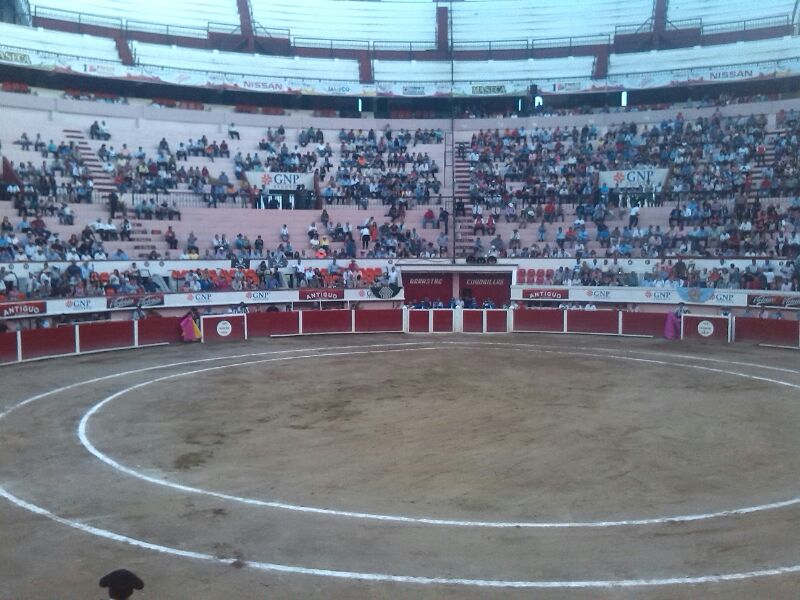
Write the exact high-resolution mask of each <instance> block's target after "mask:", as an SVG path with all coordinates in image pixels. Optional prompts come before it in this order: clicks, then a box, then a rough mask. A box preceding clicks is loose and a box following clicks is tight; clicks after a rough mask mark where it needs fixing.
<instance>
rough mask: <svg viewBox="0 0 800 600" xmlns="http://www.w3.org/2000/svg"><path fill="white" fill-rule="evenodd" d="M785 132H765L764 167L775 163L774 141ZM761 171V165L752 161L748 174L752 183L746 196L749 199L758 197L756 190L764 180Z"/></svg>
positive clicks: (777, 130) (778, 130)
mask: <svg viewBox="0 0 800 600" xmlns="http://www.w3.org/2000/svg"><path fill="white" fill-rule="evenodd" d="M785 131H786V130H785V129H775V130H774V131H768V132H767V135H766V141H765V144H764V145H765V147H766V149H767V151H766V152H765V153H764V165H771V164H772V163H773V162H774V161H775V140H776V139H777V138H778V137H780V136H781V135H782V134H783V133H784V132H785ZM763 170H764V167H763V166H762V165H759V164H756V161H755V160H753V161H752V167H751V169H750V173H751V175H752V182H753V183H752V186H751V187H750V193H749V194H748V196H749V197H750V198H751V199H753V198H755V197H756V196H757V195H758V190H760V189H761V181H762V180H763V179H764V174H763Z"/></svg>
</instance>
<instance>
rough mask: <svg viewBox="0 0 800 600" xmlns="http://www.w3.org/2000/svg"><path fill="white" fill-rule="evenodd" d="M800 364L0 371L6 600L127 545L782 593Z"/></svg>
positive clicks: (526, 578) (182, 361)
mask: <svg viewBox="0 0 800 600" xmlns="http://www.w3.org/2000/svg"><path fill="white" fill-rule="evenodd" d="M387 312H388V311H387ZM419 312H425V311H419ZM221 318H222V319H225V320H226V321H227V320H235V319H233V318H231V317H221ZM306 318H307V319H308V316H307V317H306ZM408 318H409V317H406V319H408ZM426 318H427V315H426ZM412 319H413V317H412ZM308 321H309V322H310V319H308ZM204 328H205V324H204ZM235 329H236V326H235V324H234V330H235ZM797 366H798V364H797V354H796V351H792V350H785V349H776V348H766V347H760V348H759V347H754V346H750V345H741V346H740V345H724V344H723V345H720V344H719V343H715V342H710V341H694V342H689V341H686V342H683V343H681V342H667V341H665V340H662V339H657V338H656V339H651V338H616V337H605V336H602V337H599V336H588V335H587V336H564V335H552V334H530V333H514V334H495V335H488V334H485V335H477V334H473V335H467V334H461V335H458V334H442V335H432V334H419V335H403V334H373V335H352V334H351V335H346V334H342V335H327V336H325V335H323V336H308V337H270V338H261V339H256V338H253V339H250V340H249V341H248V342H242V341H240V342H228V343H224V342H223V343H212V342H211V341H210V340H209V341H208V343H206V344H202V345H199V346H197V345H195V346H185V345H169V346H156V347H152V348H144V349H139V350H136V351H122V352H112V353H102V354H89V355H86V356H75V357H70V358H63V359H54V360H48V361H46V362H31V363H27V364H20V365H16V366H10V367H4V368H3V381H4V405H3V413H1V415H2V420H1V421H0V427H2V452H0V456H2V459H1V460H0V470H1V472H2V474H3V475H2V479H3V487H2V490H1V491H0V494H1V495H2V496H3V498H4V499H5V500H6V502H3V504H2V505H1V507H0V511H2V514H3V522H4V523H6V524H7V525H6V526H4V528H3V538H4V539H3V546H2V547H3V560H2V573H0V577H1V578H2V581H3V582H4V584H3V585H4V597H8V598H33V597H37V598H38V597H41V598H49V597H78V596H79V595H83V596H86V595H90V594H91V593H92V589H93V587H92V584H87V581H88V582H91V581H92V580H93V575H94V574H96V573H97V572H98V570H99V571H103V570H104V569H106V570H110V569H111V568H113V567H114V566H116V565H120V564H124V565H126V566H127V567H128V568H131V569H133V570H134V571H136V572H138V573H146V574H147V585H148V586H149V587H151V588H152V589H153V590H158V592H157V594H156V596H157V597H202V598H218V597H234V596H236V597H239V596H241V597H270V598H272V597H287V598H290V597H324V598H330V597H342V598H360V597H408V598H412V597H413V598H419V597H453V598H471V597H474V598H486V597H531V596H535V597H537V598H538V597H541V598H597V597H603V598H615V597H626V598H628V597H630V598H638V597H647V598H697V597H703V598H753V597H770V598H782V597H791V596H792V595H793V590H796V589H797V585H798V571H799V570H800V566H798V565H797V563H796V558H797V556H798V541H797V517H798V510H800V499H798V497H797V486H796V485H795V483H794V482H795V481H796V477H794V475H793V474H794V473H796V472H797V471H798V469H799V468H800V464H798V463H799V462H800V459H798V456H800V453H798V452H797V450H798V448H797V445H798V440H797V436H796V431H797V421H798V419H800V408H799V407H798V403H797V399H798V389H800V370H798V368H797ZM31 557H39V558H38V559H34V560H31ZM45 573H48V574H52V573H59V575H58V576H57V577H53V578H52V579H50V578H43V574H45ZM67 589H68V590H70V591H71V592H70V594H64V592H63V590H67ZM72 592H74V594H73V593H72ZM151 593H153V592H151Z"/></svg>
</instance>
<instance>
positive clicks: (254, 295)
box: [244, 292, 269, 300]
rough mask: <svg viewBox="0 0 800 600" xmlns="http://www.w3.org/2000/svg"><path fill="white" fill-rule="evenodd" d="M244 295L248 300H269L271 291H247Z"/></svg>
mask: <svg viewBox="0 0 800 600" xmlns="http://www.w3.org/2000/svg"><path fill="white" fill-rule="evenodd" d="M244 297H245V298H247V299H248V300H269V292H247V293H246V294H245V295H244Z"/></svg>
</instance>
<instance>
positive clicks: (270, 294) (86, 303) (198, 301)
mask: <svg viewBox="0 0 800 600" xmlns="http://www.w3.org/2000/svg"><path fill="white" fill-rule="evenodd" d="M374 289H376V290H378V292H379V293H380V291H381V290H382V289H383V288H380V287H377V288H374ZM145 296H148V297H155V296H158V303H157V304H149V303H145V304H144V306H145V308H155V309H158V308H182V307H183V308H188V307H192V306H196V307H202V306H222V307H225V308H227V307H228V306H235V305H237V304H241V303H242V302H244V303H245V304H289V303H294V302H334V301H339V302H365V301H375V300H378V301H382V300H387V299H388V300H392V301H394V300H397V301H402V300H403V299H404V297H405V296H404V294H403V288H400V289H399V291H397V293H396V294H395V295H393V296H391V297H388V298H387V297H381V296H376V295H375V293H373V288H358V289H342V288H300V289H295V290H250V291H246V292H191V293H188V292H176V293H172V294H147V295H145ZM142 297H143V296H142ZM162 297H163V302H162V301H161V300H162ZM115 298H120V297H119V296H109V297H106V296H96V297H91V298H56V299H52V300H47V301H46V305H47V309H46V312H41V311H37V312H36V313H35V314H36V316H39V315H42V314H48V315H61V314H76V313H92V312H106V311H109V310H131V308H133V307H134V306H135V302H133V303H130V302H129V303H126V304H123V303H120V305H119V306H116V305H115V304H114V303H113V302H109V299H115ZM130 298H136V297H135V296H131V297H130ZM8 304H9V305H10V304H11V303H8ZM17 304H30V302H28V303H17ZM14 316H17V315H14ZM23 316H27V314H25V315H23Z"/></svg>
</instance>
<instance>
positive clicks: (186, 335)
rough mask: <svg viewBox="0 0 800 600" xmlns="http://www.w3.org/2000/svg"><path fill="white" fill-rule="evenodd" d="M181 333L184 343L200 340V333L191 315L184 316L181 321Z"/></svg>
mask: <svg viewBox="0 0 800 600" xmlns="http://www.w3.org/2000/svg"><path fill="white" fill-rule="evenodd" d="M181 333H182V335H183V341H184V342H195V341H197V340H199V339H200V332H199V331H198V329H197V325H196V324H195V322H194V319H192V316H191V315H186V316H185V317H183V319H181Z"/></svg>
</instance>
